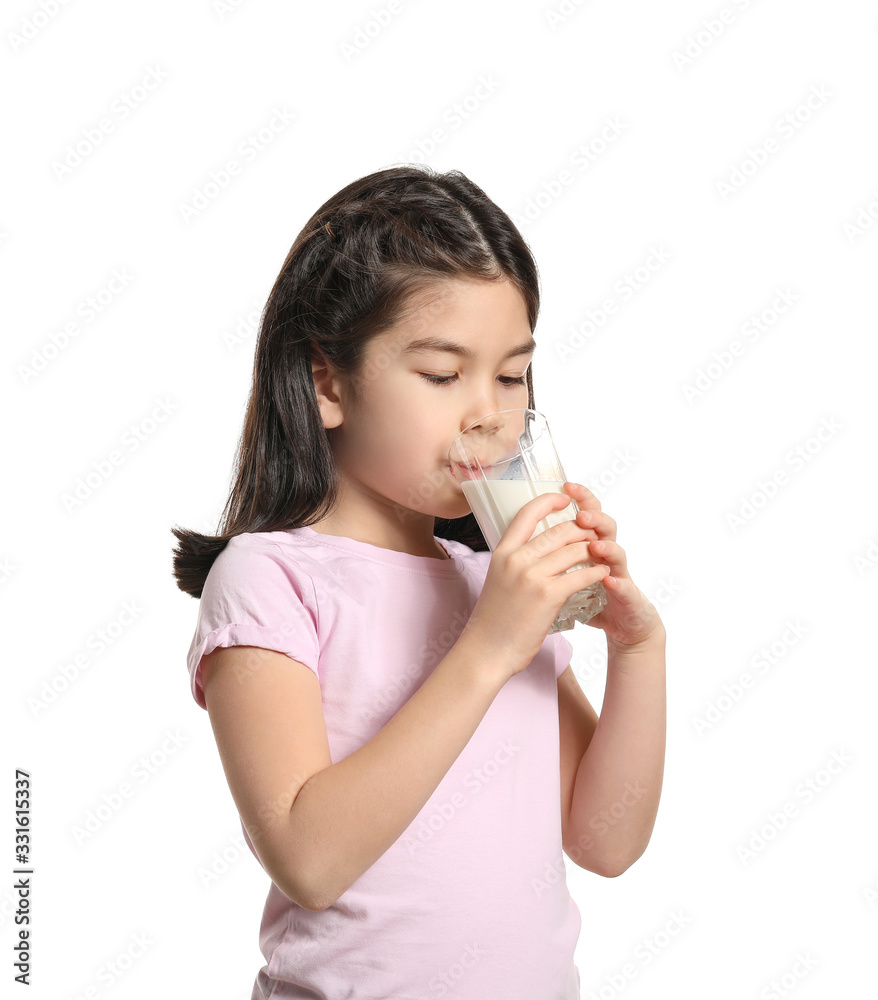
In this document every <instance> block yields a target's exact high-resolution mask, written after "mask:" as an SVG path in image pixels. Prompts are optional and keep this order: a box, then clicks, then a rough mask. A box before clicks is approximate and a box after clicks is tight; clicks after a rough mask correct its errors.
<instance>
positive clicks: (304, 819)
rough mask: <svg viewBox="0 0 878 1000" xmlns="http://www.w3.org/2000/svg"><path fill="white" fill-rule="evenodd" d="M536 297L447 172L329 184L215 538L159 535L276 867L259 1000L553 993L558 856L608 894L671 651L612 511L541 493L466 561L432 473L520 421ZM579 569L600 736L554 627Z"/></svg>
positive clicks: (235, 784) (198, 682)
mask: <svg viewBox="0 0 878 1000" xmlns="http://www.w3.org/2000/svg"><path fill="white" fill-rule="evenodd" d="M538 308H539V292H538V284H537V271H536V266H535V264H534V261H533V259H532V257H531V254H530V252H529V250H528V247H527V245H526V244H525V242H524V240H523V239H522V237H521V235H520V233H519V232H518V231H517V229H516V228H515V226H514V225H513V224H512V222H511V220H510V219H509V218H508V216H507V215H506V214H504V213H503V212H502V211H501V210H500V209H499V208H498V207H497V206H496V205H495V204H494V203H493V202H492V201H491V200H490V199H489V198H488V197H487V196H486V195H485V193H484V192H483V191H482V190H481V189H480V188H478V187H477V186H476V185H475V184H473V183H472V182H471V181H470V180H468V179H467V178H466V177H465V176H464V175H463V174H461V173H460V172H458V171H450V172H447V173H442V174H440V173H436V172H434V171H433V170H431V169H430V168H428V167H420V166H406V167H399V168H393V169H388V170H381V171H378V172H377V173H374V174H371V175H369V176H367V177H364V178H361V179H360V180H357V181H355V182H353V183H352V184H349V185H348V186H347V187H345V188H343V189H342V190H341V191H339V192H338V194H336V195H335V196H334V197H332V198H330V199H329V201H327V202H326V204H325V205H323V206H322V208H320V209H319V211H318V212H317V213H316V214H315V215H314V216H313V217H312V218H311V219H310V220H309V222H308V223H307V225H306V226H305V228H304V229H303V231H302V232H301V233H300V234H299V236H298V238H297V239H296V241H295V243H294V244H293V247H292V249H291V250H290V252H289V254H288V255H287V259H286V261H285V262H284V265H283V267H282V269H281V272H280V274H279V276H278V278H277V280H276V282H275V284H274V287H273V289H272V291H271V294H270V296H269V298H268V302H267V304H266V308H265V312H264V315H263V317H262V323H261V328H260V333H259V340H258V344H257V347H256V358H255V365H254V374H253V385H252V390H251V394H250V400H249V405H248V409H247V413H246V417H245V423H244V429H243V434H242V437H241V440H240V443H239V448H238V455H237V460H236V470H237V471H236V478H235V482H234V485H233V487H232V490H231V494H230V496H229V499H228V502H227V504H226V508H225V510H224V515H223V516H224V522H223V524H222V529H221V533H220V534H219V535H217V536H209V535H203V534H199V533H197V532H194V531H187V530H183V529H180V528H174V529H173V531H174V534H175V536H176V538H177V540H178V545H177V548H176V549H175V551H174V572H175V576H176V579H177V582H178V585H179V587H180V588H181V589H182V590H184V591H186V592H187V593H189V594H191V595H192V596H193V597H197V598H200V611H199V617H198V622H197V627H196V631H195V635H194V637H193V640H192V645H191V647H190V649H189V655H188V665H189V673H190V680H191V690H192V694H193V696H194V698H195V700H196V702H197V703H198V704H199V705H200V706H201V707H202V708H205V709H206V710H207V711H208V714H209V718H210V722H211V726H212V728H213V732H214V734H215V737H216V741H217V747H218V749H219V754H220V758H221V760H222V765H223V768H224V770H225V774H226V778H227V780H228V783H229V788H230V790H231V793H232V796H233V798H234V801H235V805H236V807H237V810H238V813H239V815H240V818H241V823H242V827H243V830H244V834H245V837H246V838H247V842H248V844H249V846H250V849H251V850H252V851H253V853H254V855H255V857H256V859H257V860H258V861H259V863H260V864H261V865H262V866H263V868H264V869H265V871H266V872H267V874H268V875H269V876H270V878H271V886H270V888H269V891H268V899H267V901H266V904H265V910H264V914H263V917H262V925H261V931H260V947H261V950H262V953H263V955H264V956H265V962H266V964H265V965H264V966H263V967H262V968H261V969H260V970H259V972H258V974H257V976H256V982H255V984H254V987H253V993H252V997H253V998H254V1000H257V998H259V1000H267V998H268V997H271V998H273V1000H288V998H289V1000H292V998H311V1000H314V998H325V1000H342V998H356V1000H378V998H382V1000H413V998H416V997H418V998H429V997H443V996H444V997H455V998H466V1000H574V998H578V997H579V995H580V983H579V973H578V970H577V968H576V965H575V964H574V960H573V955H574V949H575V946H576V943H577V938H578V936H579V931H580V913H579V910H578V908H577V906H576V904H575V903H574V901H573V899H572V898H571V895H570V893H569V891H568V889H567V885H566V882H565V873H564V861H563V858H562V847H563V849H564V850H565V851H566V853H567V855H568V856H569V857H570V858H571V859H572V860H573V861H574V862H575V863H577V864H578V865H580V867H583V868H586V869H587V870H589V871H592V872H595V873H598V874H600V875H604V876H607V877H612V876H615V875H618V874H620V873H621V872H622V871H624V870H625V869H626V868H627V867H628V866H629V865H631V864H632V863H633V862H634V861H635V860H636V859H637V858H638V857H639V856H640V855H641V854H642V852H643V851H644V849H645V847H646V844H647V842H648V841H649V838H650V835H651V832H652V829H653V824H654V821H655V815H656V810H657V808H658V801H659V794H660V789H661V781H662V772H663V765H664V735H665V730H664V727H665V701H664V697H665V689H664V683H665V678H664V648H665V632H664V627H663V625H662V622H661V620H660V618H659V616H658V614H657V612H656V610H655V608H654V607H653V606H652V605H651V604H650V603H649V602H648V601H647V600H646V599H645V597H644V596H643V594H642V593H641V592H640V591H639V590H638V589H637V587H636V586H635V585H634V583H633V582H632V580H631V578H630V576H629V574H628V571H627V568H626V559H625V553H624V551H623V550H622V548H620V546H619V545H618V544H617V543H616V541H615V537H616V524H615V522H614V521H613V520H612V518H610V517H608V516H607V514H606V513H604V512H603V511H602V510H601V507H600V504H599V503H598V501H597V499H596V498H595V497H594V495H593V494H591V493H590V492H589V491H588V490H586V489H585V488H583V487H582V486H579V485H576V484H573V483H565V484H564V487H565V490H566V493H567V496H566V497H564V496H560V495H559V494H544V495H541V496H538V497H536V498H535V499H533V500H531V501H530V502H529V503H527V504H525V505H524V507H523V508H522V509H521V511H520V512H519V513H518V515H517V516H516V517H515V518H514V519H513V521H512V523H511V524H510V525H509V528H508V529H507V531H506V532H505V534H504V535H503V537H502V539H501V540H500V543H499V544H498V545H497V548H496V550H495V551H494V552H493V553H491V552H490V550H489V549H488V547H487V544H486V542H485V539H484V538H483V536H482V534H481V531H480V530H479V527H478V524H477V522H476V520H475V517H474V516H473V515H472V513H471V512H470V510H469V506H468V504H467V502H466V500H465V498H464V496H463V493H462V490H461V488H460V486H459V484H458V483H457V481H456V479H455V478H454V476H453V474H452V472H451V470H450V468H449V455H448V452H449V448H450V446H451V443H452V441H453V440H454V438H455V437H456V436H457V435H458V434H459V433H460V432H461V431H462V430H463V429H464V428H465V427H467V426H468V425H469V424H471V423H472V422H474V421H476V420H478V419H479V418H480V417H482V416H484V415H487V414H489V413H493V412H496V411H499V410H504V409H510V408H513V407H523V406H527V407H530V408H535V402H534V395H533V383H532V365H531V364H530V361H531V359H532V355H533V350H534V347H535V341H534V340H533V338H532V332H533V330H534V328H535V325H536V319H537V312H538ZM570 497H572V498H573V499H574V500H575V501H576V502H577V504H578V505H579V506H580V507H581V508H582V511H581V512H580V513H579V514H578V515H577V517H576V519H575V520H569V521H565V522H564V523H562V524H558V525H555V526H553V527H551V528H549V529H548V530H546V531H545V532H543V533H541V534H539V535H537V536H536V537H535V538H533V539H531V535H532V534H533V533H534V531H535V529H536V527H537V525H538V522H539V521H540V520H542V519H543V518H545V517H546V515H547V514H548V513H549V512H550V511H552V510H560V509H561V508H563V507H564V506H565V505H566V504H567V503H569V498H570ZM586 558H587V559H588V560H590V561H592V562H594V563H595V565H593V566H592V567H590V568H588V569H584V570H577V571H574V572H571V573H569V574H568V573H566V572H565V571H566V570H567V569H569V568H570V567H571V566H573V565H574V564H576V563H580V562H582V561H583V560H585V559H586ZM598 580H602V581H603V583H604V586H605V589H606V592H607V604H606V607H605V608H604V609H603V610H602V611H601V612H600V613H599V614H598V615H596V616H595V617H594V618H592V619H591V620H590V621H589V623H588V624H589V625H592V626H594V627H597V628H600V629H603V630H604V632H605V634H606V637H607V645H608V666H607V670H608V675H607V687H606V694H605V698H604V703H603V709H602V713H601V717H600V720H599V721H598V717H597V715H596V713H595V711H594V709H593V708H592V706H591V705H590V704H589V702H588V700H587V699H586V697H585V695H584V694H583V693H582V691H581V689H580V687H579V685H578V683H577V682H576V679H575V677H574V675H573V671H572V669H571V668H570V666H569V661H570V655H571V652H572V648H573V647H572V646H571V644H570V642H569V641H568V640H567V639H566V638H564V637H563V636H562V635H561V634H560V633H553V634H551V635H549V634H548V632H549V628H550V627H551V624H552V622H553V620H554V618H555V615H556V613H557V612H558V610H559V609H560V607H561V605H562V604H563V603H564V601H565V600H566V599H567V598H568V597H569V596H570V595H571V594H573V593H574V592H575V591H578V590H581V589H582V588H583V587H586V586H588V585H589V584H592V583H595V582H596V581H598Z"/></svg>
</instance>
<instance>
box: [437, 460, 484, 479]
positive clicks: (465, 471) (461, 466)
mask: <svg viewBox="0 0 878 1000" xmlns="http://www.w3.org/2000/svg"><path fill="white" fill-rule="evenodd" d="M456 465H457V468H458V470H459V471H460V473H461V474H462V475H461V478H458V477H457V476H456V475H455V474H454V470H453V469H452V467H451V466H450V465H448V466H446V468H447V469H448V471H449V472H450V473H451V476H452V478H453V479H454V480H455V481H456V482H458V483H459V482H461V480H471V479H481V478H482V476H481V473H482V472H489V471H490V469H491V466H490V465H483V466H481V469H480V467H479V466H478V465H466V464H465V463H463V462H457V463H456Z"/></svg>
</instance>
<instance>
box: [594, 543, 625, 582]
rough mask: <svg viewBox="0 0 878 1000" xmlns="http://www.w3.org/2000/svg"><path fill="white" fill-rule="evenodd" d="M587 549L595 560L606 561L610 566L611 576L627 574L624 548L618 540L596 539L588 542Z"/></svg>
mask: <svg viewBox="0 0 878 1000" xmlns="http://www.w3.org/2000/svg"><path fill="white" fill-rule="evenodd" d="M588 550H589V552H590V553H591V554H592V558H593V559H594V561H595V562H602V563H606V564H607V565H608V566H609V567H610V574H611V575H612V576H616V577H627V576H628V559H627V557H626V555H625V550H624V549H623V548H622V546H621V545H619V543H618V542H611V541H608V540H607V539H598V540H597V541H594V542H589V543H588Z"/></svg>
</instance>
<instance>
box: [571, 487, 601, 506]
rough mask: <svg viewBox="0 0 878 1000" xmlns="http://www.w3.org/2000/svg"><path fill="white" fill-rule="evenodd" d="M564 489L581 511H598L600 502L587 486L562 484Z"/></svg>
mask: <svg viewBox="0 0 878 1000" xmlns="http://www.w3.org/2000/svg"><path fill="white" fill-rule="evenodd" d="M564 489H565V490H567V492H568V493H569V494H570V496H572V497H573V499H574V500H575V501H576V505H577V507H579V508H580V509H581V510H600V509H601V502H600V500H598V498H597V497H596V496H595V495H594V493H592V491H591V490H590V489H588V487H587V486H583V485H582V483H564Z"/></svg>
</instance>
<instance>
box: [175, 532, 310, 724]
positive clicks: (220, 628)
mask: <svg viewBox="0 0 878 1000" xmlns="http://www.w3.org/2000/svg"><path fill="white" fill-rule="evenodd" d="M317 625H318V618H317V602H316V596H315V589H314V584H313V581H312V580H311V577H310V576H309V575H308V574H307V573H306V572H305V571H304V570H302V569H301V567H300V566H299V565H298V564H297V563H296V562H295V559H294V558H293V557H292V556H290V555H288V554H287V552H286V550H285V549H281V548H280V547H279V546H278V545H277V544H276V543H274V542H271V541H267V540H265V539H264V538H263V537H260V533H248V534H242V535H236V536H235V537H233V538H231V539H230V540H229V542H228V544H227V545H226V547H225V548H224V549H223V550H222V552H220V554H219V555H218V556H217V557H216V559H215V560H214V562H213V565H212V566H211V567H210V571H209V572H208V574H207V579H206V580H205V583H204V589H203V590H202V594H201V599H200V604H199V610H198V622H197V624H196V628H195V635H194V636H193V638H192V643H191V645H190V647H189V653H188V655H187V664H188V667H189V680H190V686H191V689H192V696H193V697H194V698H195V701H196V702H197V703H198V704H199V705H200V706H201V707H202V708H204V709H206V708H207V704H206V702H205V699H204V688H203V685H202V680H201V659H202V657H203V656H206V655H207V654H208V653H212V652H213V651H214V650H215V649H218V648H225V647H228V646H259V647H261V648H263V649H272V650H275V651H277V652H279V653H285V654H286V655H287V656H289V657H290V658H291V659H294V660H298V661H299V662H300V663H303V664H304V665H305V666H306V667H308V668H309V669H311V670H313V671H314V673H315V674H317V676H318V678H319V676H320V674H319V672H318V665H319V652H320V644H319V641H318V634H317Z"/></svg>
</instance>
